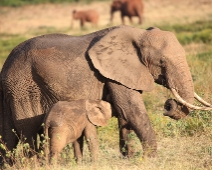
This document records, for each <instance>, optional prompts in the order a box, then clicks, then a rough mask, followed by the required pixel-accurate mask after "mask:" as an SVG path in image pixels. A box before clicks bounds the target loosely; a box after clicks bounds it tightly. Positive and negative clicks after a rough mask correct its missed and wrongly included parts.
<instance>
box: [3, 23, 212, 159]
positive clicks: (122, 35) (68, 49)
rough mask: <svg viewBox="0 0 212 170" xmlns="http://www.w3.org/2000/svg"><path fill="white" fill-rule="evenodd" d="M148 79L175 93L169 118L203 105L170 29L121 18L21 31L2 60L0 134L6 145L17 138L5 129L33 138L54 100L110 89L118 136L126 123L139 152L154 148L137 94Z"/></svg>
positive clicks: (100, 94)
mask: <svg viewBox="0 0 212 170" xmlns="http://www.w3.org/2000/svg"><path fill="white" fill-rule="evenodd" d="M154 82H156V83H158V84H161V85H163V86H165V87H166V88H168V89H170V90H171V91H172V92H173V93H174V95H175V96H176V97H177V100H178V101H177V100H173V99H169V100H168V101H167V102H166V107H165V108H166V109H167V112H166V113H165V114H166V115H168V116H170V117H172V118H174V119H179V118H182V117H184V116H186V115H187V114H188V113H189V108H196V109H205V110H208V109H211V108H209V107H203V108H202V107H195V106H193V105H192V103H193V101H194V98H195V93H194V86H193V81H192V77H191V73H190V71H189V67H188V64H187V62H186V57H185V52H184V50H183V48H182V46H181V45H180V44H179V42H178V40H177V39H176V37H175V36H174V34H173V33H171V32H167V31H161V30H160V29H158V28H149V29H147V30H142V29H138V28H133V27H130V26H124V25H123V26H116V27H111V28H106V29H103V30H100V31H97V32H94V33H91V34H88V35H84V36H69V35H64V34H49V35H43V36H38V37H35V38H32V39H29V40H27V41H25V42H23V43H21V44H20V45H18V46H17V47H16V48H14V49H13V50H12V52H11V53H10V55H9V57H8V58H7V60H6V62H5V64H4V66H3V68H2V72H1V105H2V107H1V109H2V110H1V112H0V113H1V124H0V125H1V127H2V128H1V135H3V140H4V141H5V143H6V145H7V147H8V149H10V150H11V149H12V148H14V147H15V146H16V144H17V142H18V139H17V137H16V136H15V135H14V133H13V132H12V129H15V130H16V132H17V134H18V135H24V136H25V137H26V138H27V139H26V142H29V144H30V145H31V146H34V145H33V140H32V138H34V137H35V136H36V133H37V132H38V129H39V128H40V126H41V123H42V121H43V118H44V116H45V114H46V113H47V112H48V110H49V108H50V107H51V106H52V105H53V104H54V103H56V102H57V101H58V100H62V101H63V100H79V99H94V100H95V99H105V98H106V96H110V103H111V104H112V106H113V107H114V109H115V111H116V113H117V117H118V118H119V120H120V121H119V123H120V132H121V136H122V137H123V139H127V137H126V136H127V132H129V131H130V129H132V130H134V131H135V133H136V134H137V136H138V138H139V139H140V141H141V142H142V145H143V150H144V154H145V155H147V156H155V155H156V150H157V144H156V138H155V133H154V131H153V129H152V127H151V124H150V121H149V118H148V115H147V112H146V109H145V106H144V102H143V100H142V97H141V94H142V92H143V91H151V90H152V89H153V88H154ZM198 99H199V98H198ZM199 100H200V99H199ZM181 103H183V104H181ZM202 103H204V102H202ZM205 105H209V104H207V103H205ZM209 106H210V105H209ZM120 140H121V141H122V138H121V139H120ZM35 146H36V145H35Z"/></svg>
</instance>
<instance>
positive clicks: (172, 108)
mask: <svg viewBox="0 0 212 170" xmlns="http://www.w3.org/2000/svg"><path fill="white" fill-rule="evenodd" d="M171 91H172V93H173V94H174V96H175V97H176V99H177V100H175V99H168V100H167V101H166V102H165V104H164V109H165V113H164V116H169V117H170V118H172V119H175V120H179V119H181V118H183V117H185V116H187V115H188V114H189V112H190V110H191V109H194V110H205V111H206V110H212V107H211V104H209V103H207V102H206V101H204V100H203V99H202V98H201V97H199V96H198V95H197V94H196V93H194V98H195V99H197V100H198V101H199V102H200V103H201V104H203V105H204V106H206V107H199V106H194V105H192V104H190V103H187V102H186V101H185V100H183V99H182V98H181V97H180V96H179V94H178V93H177V91H176V90H175V89H172V88H171Z"/></svg>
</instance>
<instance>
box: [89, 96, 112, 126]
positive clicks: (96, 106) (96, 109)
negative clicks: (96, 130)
mask: <svg viewBox="0 0 212 170" xmlns="http://www.w3.org/2000/svg"><path fill="white" fill-rule="evenodd" d="M86 110H87V116H88V120H89V121H90V122H91V123H92V124H94V125H96V126H106V125H107V121H108V119H109V118H111V116H112V109H111V106H110V104H109V103H108V102H105V101H97V100H87V101H86Z"/></svg>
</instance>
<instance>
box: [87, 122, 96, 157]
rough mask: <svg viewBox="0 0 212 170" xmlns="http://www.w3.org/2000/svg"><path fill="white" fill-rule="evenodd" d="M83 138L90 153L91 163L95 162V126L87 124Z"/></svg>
mask: <svg viewBox="0 0 212 170" xmlns="http://www.w3.org/2000/svg"><path fill="white" fill-rule="evenodd" d="M85 137H86V141H87V143H88V146H89V149H90V152H91V157H92V161H96V160H97V159H98V149H99V144H98V138H97V130H96V126H94V125H93V124H88V125H87V126H86V128H85Z"/></svg>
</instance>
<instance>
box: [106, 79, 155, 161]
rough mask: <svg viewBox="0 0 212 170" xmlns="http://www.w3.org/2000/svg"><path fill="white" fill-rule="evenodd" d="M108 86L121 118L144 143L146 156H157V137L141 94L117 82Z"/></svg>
mask: <svg viewBox="0 0 212 170" xmlns="http://www.w3.org/2000/svg"><path fill="white" fill-rule="evenodd" d="M107 85H108V87H109V90H110V94H111V99H112V103H113V105H114V107H115V108H116V111H117V112H118V114H119V116H120V117H121V116H122V117H124V118H125V119H126V121H127V122H128V123H129V125H130V126H131V127H132V129H133V130H134V131H135V133H136V135H137V136H138V138H139V139H140V141H141V142H142V146H143V150H144V156H148V157H154V156H156V150H157V144H156V136H155V133H154V131H153V129H152V127H151V124H150V120H149V118H148V115H147V112H146V109H145V106H144V102H143V100H142V97H141V94H140V93H139V92H138V91H135V90H132V89H129V88H127V87H125V86H123V85H121V84H117V83H115V82H109V83H108V84H107ZM125 138H127V137H125Z"/></svg>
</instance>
